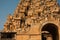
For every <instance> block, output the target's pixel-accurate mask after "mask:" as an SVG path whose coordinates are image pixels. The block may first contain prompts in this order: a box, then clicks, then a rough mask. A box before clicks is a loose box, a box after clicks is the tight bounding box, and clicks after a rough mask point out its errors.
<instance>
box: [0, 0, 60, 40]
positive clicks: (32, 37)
mask: <svg viewBox="0 0 60 40" xmlns="http://www.w3.org/2000/svg"><path fill="white" fill-rule="evenodd" d="M0 40H60V6H59V4H58V3H57V0H20V2H19V4H18V6H17V8H16V9H15V11H14V14H13V15H8V17H7V20H6V22H5V24H4V28H3V30H2V31H1V32H0Z"/></svg>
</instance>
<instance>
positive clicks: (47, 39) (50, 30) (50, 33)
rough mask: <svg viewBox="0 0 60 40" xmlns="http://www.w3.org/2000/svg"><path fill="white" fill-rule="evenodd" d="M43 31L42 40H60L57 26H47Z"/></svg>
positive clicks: (50, 24) (49, 24)
mask: <svg viewBox="0 0 60 40" xmlns="http://www.w3.org/2000/svg"><path fill="white" fill-rule="evenodd" d="M41 31H42V35H41V37H42V40H59V35H58V27H57V26H56V25H55V24H52V23H48V24H45V25H44V26H43V28H42V30H41Z"/></svg>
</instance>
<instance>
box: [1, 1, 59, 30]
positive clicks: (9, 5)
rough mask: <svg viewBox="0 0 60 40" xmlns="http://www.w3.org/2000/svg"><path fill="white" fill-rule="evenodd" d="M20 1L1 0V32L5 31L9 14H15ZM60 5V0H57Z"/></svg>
mask: <svg viewBox="0 0 60 40" xmlns="http://www.w3.org/2000/svg"><path fill="white" fill-rule="evenodd" d="M19 1H20V0H0V30H2V29H3V27H4V23H5V22H6V19H7V16H8V14H13V12H14V10H15V9H16V7H17V5H18V3H19ZM57 1H58V3H59V4H60V0H57Z"/></svg>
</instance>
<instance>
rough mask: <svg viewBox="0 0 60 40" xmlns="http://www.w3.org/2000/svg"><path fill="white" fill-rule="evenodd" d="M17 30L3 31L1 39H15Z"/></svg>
mask: <svg viewBox="0 0 60 40" xmlns="http://www.w3.org/2000/svg"><path fill="white" fill-rule="evenodd" d="M15 35H16V32H1V40H13V39H14V38H15Z"/></svg>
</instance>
